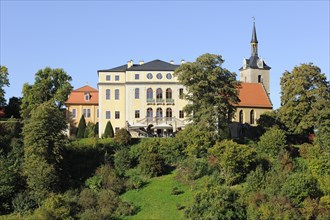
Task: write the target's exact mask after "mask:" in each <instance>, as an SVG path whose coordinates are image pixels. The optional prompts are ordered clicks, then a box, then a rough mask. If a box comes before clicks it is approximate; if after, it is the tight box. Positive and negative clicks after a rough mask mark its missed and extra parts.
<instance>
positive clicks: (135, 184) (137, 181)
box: [126, 169, 146, 189]
mask: <svg viewBox="0 0 330 220" xmlns="http://www.w3.org/2000/svg"><path fill="white" fill-rule="evenodd" d="M126 177H128V179H127V180H126V187H127V188H128V189H141V188H142V187H143V186H144V185H145V183H146V178H143V176H141V174H140V173H139V171H138V170H137V169H131V170H128V171H127V172H126Z"/></svg>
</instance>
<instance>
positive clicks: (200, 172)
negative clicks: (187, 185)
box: [178, 157, 211, 181]
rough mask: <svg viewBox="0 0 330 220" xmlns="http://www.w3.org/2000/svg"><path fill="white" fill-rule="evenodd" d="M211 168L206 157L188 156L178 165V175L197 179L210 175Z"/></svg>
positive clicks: (186, 178) (187, 178)
mask: <svg viewBox="0 0 330 220" xmlns="http://www.w3.org/2000/svg"><path fill="white" fill-rule="evenodd" d="M210 173H211V169H210V167H209V166H208V161H207V159H206V158H196V157H187V158H186V159H185V160H183V161H181V163H180V165H179V167H178V176H179V177H180V178H182V179H183V180H188V181H189V180H196V179H199V178H201V177H203V176H205V175H209V174H210Z"/></svg>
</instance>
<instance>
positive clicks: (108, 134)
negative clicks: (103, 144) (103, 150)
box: [103, 121, 114, 138]
mask: <svg viewBox="0 0 330 220" xmlns="http://www.w3.org/2000/svg"><path fill="white" fill-rule="evenodd" d="M103 137H105V138H108V137H110V138H113V137H114V132H113V128H112V124H111V122H110V121H108V123H107V125H106V127H105V130H104V134H103Z"/></svg>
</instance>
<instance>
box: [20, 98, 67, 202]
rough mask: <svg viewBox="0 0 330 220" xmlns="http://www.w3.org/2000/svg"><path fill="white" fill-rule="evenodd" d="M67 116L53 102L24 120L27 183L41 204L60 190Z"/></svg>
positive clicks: (45, 104) (24, 166) (39, 107)
mask: <svg viewBox="0 0 330 220" xmlns="http://www.w3.org/2000/svg"><path fill="white" fill-rule="evenodd" d="M65 129H66V121H65V116H64V115H63V114H62V112H61V111H60V110H59V109H58V108H56V107H55V105H54V104H53V103H44V104H41V105H39V106H38V107H36V108H35V109H33V110H32V112H31V118H30V119H28V120H25V122H24V127H23V135H24V164H23V170H24V174H25V176H26V177H27V184H28V187H29V189H30V190H31V192H32V193H33V195H34V196H35V199H36V201H37V202H38V203H39V204H40V202H41V201H42V200H44V199H45V198H46V197H47V194H48V193H50V192H56V191H57V190H58V183H59V181H60V180H59V168H60V166H59V164H60V161H61V159H62V155H61V150H62V147H63V146H64V145H65V144H66V141H65V140H66V137H65V135H64V131H65Z"/></svg>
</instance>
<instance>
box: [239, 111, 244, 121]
mask: <svg viewBox="0 0 330 220" xmlns="http://www.w3.org/2000/svg"><path fill="white" fill-rule="evenodd" d="M239 123H244V121H243V110H241V111H239Z"/></svg>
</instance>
